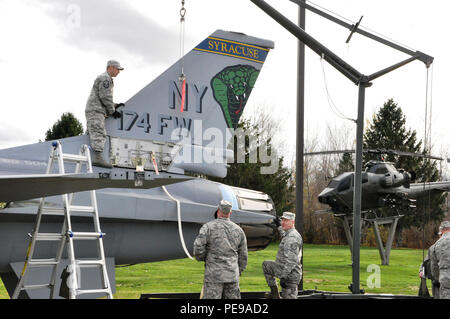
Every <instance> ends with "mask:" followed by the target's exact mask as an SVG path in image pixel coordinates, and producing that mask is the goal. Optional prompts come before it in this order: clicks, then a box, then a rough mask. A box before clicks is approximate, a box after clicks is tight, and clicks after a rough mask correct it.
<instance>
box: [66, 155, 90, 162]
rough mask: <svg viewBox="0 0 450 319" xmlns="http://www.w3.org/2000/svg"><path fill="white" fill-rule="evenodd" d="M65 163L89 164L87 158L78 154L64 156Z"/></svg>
mask: <svg viewBox="0 0 450 319" xmlns="http://www.w3.org/2000/svg"><path fill="white" fill-rule="evenodd" d="M62 158H63V161H68V162H87V161H88V159H87V156H84V155H77V154H62Z"/></svg>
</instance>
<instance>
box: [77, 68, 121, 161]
mask: <svg viewBox="0 0 450 319" xmlns="http://www.w3.org/2000/svg"><path fill="white" fill-rule="evenodd" d="M121 70H123V68H122V67H121V66H120V63H119V62H117V61H114V60H110V61H108V63H107V64H106V72H104V73H102V74H100V75H99V76H97V78H96V79H95V81H94V85H93V86H92V90H91V94H90V95H89V98H88V100H87V103H86V110H85V114H86V122H87V124H86V126H87V132H88V134H89V139H90V142H91V147H92V149H93V151H94V158H93V160H92V164H93V165H97V166H102V167H107V168H111V167H112V165H111V164H110V163H108V162H106V161H105V160H104V159H103V157H102V153H103V149H104V147H105V141H106V129H105V119H106V118H107V117H108V116H110V115H112V116H113V117H114V118H119V117H121V114H120V113H119V112H117V111H116V108H117V107H121V106H124V104H123V103H119V104H116V103H114V102H113V88H114V82H113V79H112V78H113V77H116V76H117V75H118V74H119V72H120V71H121Z"/></svg>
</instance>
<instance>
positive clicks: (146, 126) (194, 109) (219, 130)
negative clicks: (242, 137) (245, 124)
mask: <svg viewBox="0 0 450 319" xmlns="http://www.w3.org/2000/svg"><path fill="white" fill-rule="evenodd" d="M273 47H274V44H273V42H272V41H269V40H264V39H259V38H255V37H251V36H247V35H245V34H242V33H236V32H227V31H222V30H217V31H216V32H214V33H213V34H211V35H210V36H209V37H207V38H206V39H205V40H203V41H202V42H200V43H199V44H198V45H197V46H196V47H195V48H193V49H192V50H191V51H190V52H189V53H187V54H186V55H185V56H184V57H183V58H182V59H180V60H179V61H177V62H176V63H175V64H173V65H172V66H171V67H170V68H169V69H167V70H166V71H165V72H164V73H162V74H161V75H160V76H158V77H157V78H156V79H155V80H154V81H152V82H151V83H149V84H148V85H147V86H145V87H144V88H143V89H142V90H140V91H139V92H138V93H137V94H136V95H134V96H133V97H132V98H130V99H129V100H128V101H127V102H126V103H125V107H124V108H121V109H119V110H120V112H121V114H122V117H121V118H119V119H114V118H108V119H107V125H106V126H107V132H108V135H109V136H110V144H111V145H110V146H111V151H110V155H111V158H112V161H113V163H114V165H116V166H119V167H133V165H135V163H136V161H141V162H142V161H143V162H144V167H145V168H146V169H153V168H152V163H151V152H154V154H156V159H157V162H158V165H160V167H161V168H162V170H164V169H167V170H172V171H176V170H182V171H184V170H189V171H193V172H198V173H204V174H208V175H214V176H220V177H224V176H225V175H226V165H227V158H230V157H231V158H233V156H232V151H231V153H230V151H229V150H227V145H228V143H229V141H230V139H231V137H232V133H233V132H232V131H233V130H234V129H235V128H236V127H237V124H238V121H239V119H240V117H241V115H242V112H243V110H244V108H245V105H246V103H247V101H248V99H249V97H250V94H251V92H252V89H253V88H254V86H255V83H256V80H257V78H258V75H259V73H260V72H261V68H262V65H263V64H264V61H265V59H266V57H267V55H268V53H269V51H270V49H272V48H273ZM182 69H183V73H184V74H183V75H184V76H185V78H183V77H181V78H180V76H181V75H182ZM213 136H214V141H213V142H212V140H213ZM188 152H189V155H190V156H187V153H188ZM203 152H213V153H214V154H215V159H216V160H213V161H212V162H211V161H209V160H205V158H203V156H198V153H202V154H203ZM195 154H197V155H195ZM217 154H219V156H217Z"/></svg>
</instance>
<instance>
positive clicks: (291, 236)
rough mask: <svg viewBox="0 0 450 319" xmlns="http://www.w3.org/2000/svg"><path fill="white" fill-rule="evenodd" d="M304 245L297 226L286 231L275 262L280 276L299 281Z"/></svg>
mask: <svg viewBox="0 0 450 319" xmlns="http://www.w3.org/2000/svg"><path fill="white" fill-rule="evenodd" d="M302 247H303V239H302V236H301V235H300V234H299V233H298V231H297V230H296V229H295V228H291V229H289V230H287V231H286V232H284V237H283V239H281V242H280V247H279V248H278V253H277V258H276V259H275V263H276V266H277V269H278V271H279V273H278V274H277V277H278V278H286V279H288V280H292V281H299V280H300V279H301V277H302V266H301V264H300V258H301V252H302Z"/></svg>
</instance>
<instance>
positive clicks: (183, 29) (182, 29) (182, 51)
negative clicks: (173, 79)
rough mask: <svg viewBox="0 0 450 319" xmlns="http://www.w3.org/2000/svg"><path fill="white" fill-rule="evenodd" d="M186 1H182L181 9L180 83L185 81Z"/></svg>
mask: <svg viewBox="0 0 450 319" xmlns="http://www.w3.org/2000/svg"><path fill="white" fill-rule="evenodd" d="M184 4H185V0H181V9H180V58H181V75H180V81H183V80H184V79H185V76H184V33H185V23H184V22H185V19H184V17H185V15H186V8H185V7H184Z"/></svg>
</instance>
